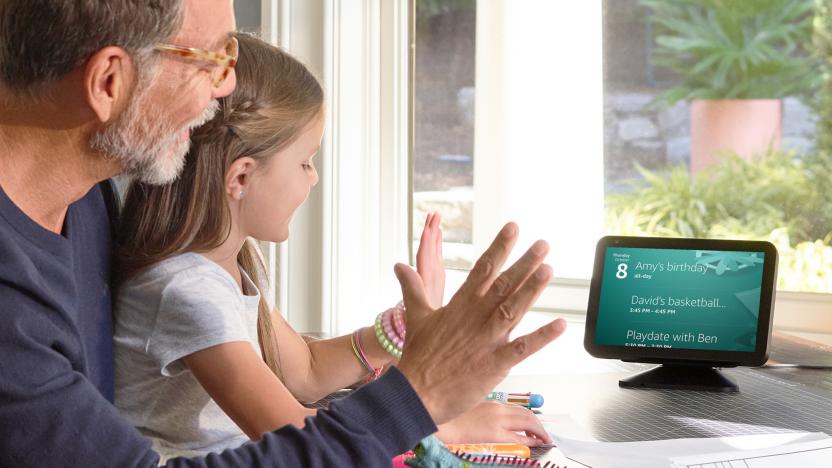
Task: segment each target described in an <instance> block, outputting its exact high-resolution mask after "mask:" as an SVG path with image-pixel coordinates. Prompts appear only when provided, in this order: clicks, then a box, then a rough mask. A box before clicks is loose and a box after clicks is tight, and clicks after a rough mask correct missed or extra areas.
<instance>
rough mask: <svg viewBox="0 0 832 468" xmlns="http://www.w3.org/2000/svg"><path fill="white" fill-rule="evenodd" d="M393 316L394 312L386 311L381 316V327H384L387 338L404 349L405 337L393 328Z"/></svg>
mask: <svg viewBox="0 0 832 468" xmlns="http://www.w3.org/2000/svg"><path fill="white" fill-rule="evenodd" d="M392 316H393V314H392V313H385V314H384V316H383V317H382V318H381V327H382V328H384V334H385V335H386V336H387V339H389V340H390V341H392V342H393V344H394V345H396V347H397V348H399V349H404V339H403V338H402V337H401V336H399V335H398V334H397V333H396V331H395V330H394V329H393V319H392Z"/></svg>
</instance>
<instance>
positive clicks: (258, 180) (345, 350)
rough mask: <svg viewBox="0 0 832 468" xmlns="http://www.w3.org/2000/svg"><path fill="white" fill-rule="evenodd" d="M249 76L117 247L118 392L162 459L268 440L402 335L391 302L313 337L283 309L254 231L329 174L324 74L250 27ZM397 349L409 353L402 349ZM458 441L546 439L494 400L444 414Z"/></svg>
mask: <svg viewBox="0 0 832 468" xmlns="http://www.w3.org/2000/svg"><path fill="white" fill-rule="evenodd" d="M239 49H240V50H239V62H238V64H237V68H236V73H237V88H236V90H235V91H234V93H233V94H231V95H230V96H228V97H226V98H223V99H221V100H220V102H219V111H218V113H217V115H216V116H215V117H214V118H213V119H212V120H211V121H209V122H208V123H207V124H206V125H204V126H203V127H201V128H199V129H197V130H196V131H195V132H194V134H193V136H192V142H193V146H192V148H191V150H190V152H189V154H188V156H187V158H186V162H185V167H184V170H183V172H182V175H181V176H180V178H179V179H178V180H177V181H175V182H173V183H171V184H169V185H165V186H150V185H145V184H142V183H137V182H133V183H132V185H131V186H130V188H129V190H128V194H127V198H126V201H125V206H124V209H123V213H124V215H123V216H124V217H123V220H122V221H123V222H122V225H121V228H120V229H121V232H120V235H119V249H118V254H117V258H116V262H117V265H118V266H117V272H116V274H117V278H118V284H119V285H118V291H117V300H116V307H115V314H116V317H115V319H116V322H115V355H116V405H117V406H118V408H119V409H120V410H121V411H122V412H123V413H124V415H125V416H126V417H128V418H129V419H130V420H131V421H132V422H133V423H134V425H136V426H137V427H138V428H139V430H140V431H141V432H142V433H143V434H144V435H145V436H147V437H148V438H150V439H151V440H152V441H153V443H154V448H155V449H156V450H157V451H158V452H159V453H160V454H161V456H162V462H164V461H165V460H166V459H168V458H170V457H174V456H180V455H186V456H194V455H202V454H205V453H208V452H212V451H220V450H223V449H225V448H229V447H235V446H239V445H241V444H243V443H245V442H247V441H249V440H257V439H259V438H260V437H261V435H262V434H263V433H265V432H267V431H271V430H274V429H277V428H279V427H281V426H283V425H286V424H295V425H296V426H298V427H302V426H303V425H304V418H306V417H307V416H313V415H315V413H316V411H315V410H313V409H308V408H306V407H304V406H303V405H302V404H301V403H300V402H299V400H300V401H302V402H306V403H309V402H314V401H316V400H319V399H320V398H322V397H323V396H325V395H327V394H329V393H331V392H333V391H335V390H337V389H339V388H343V387H345V386H348V385H351V384H353V383H355V382H357V381H360V380H362V379H365V378H367V377H368V375H369V376H372V375H373V374H376V375H377V372H378V371H377V370H378V369H380V368H382V367H383V366H385V365H388V364H391V363H393V362H394V355H395V354H396V353H397V351H398V349H400V348H401V346H400V345H401V341H402V339H403V338H404V336H405V335H406V330H405V329H404V327H405V325H404V313H403V311H402V310H400V309H391V310H390V311H387V312H385V313H384V314H382V315H381V316H380V318H379V319H377V322H376V325H375V326H370V327H365V328H362V329H360V330H357V331H356V332H355V333H354V334H352V335H347V336H342V337H338V338H334V339H328V340H317V341H310V342H307V341H306V340H304V339H303V338H302V337H301V336H300V335H299V334H298V333H296V332H295V331H294V330H293V329H292V328H291V327H290V326H289V324H288V323H287V322H286V321H285V320H284V319H283V317H282V316H281V315H280V314H279V313H276V312H273V311H274V308H273V307H272V306H271V304H269V302H268V301H267V300H266V298H265V294H263V293H262V291H267V290H268V288H267V285H266V284H265V278H264V277H265V275H264V274H263V268H262V263H261V262H260V257H259V255H258V252H257V250H256V247H255V244H254V242H253V241H252V239H258V240H263V241H273V242H281V241H284V240H286V238H287V237H288V235H289V221H290V220H291V217H292V214H293V213H294V211H295V210H296V209H297V208H298V207H299V206H300V204H301V203H303V201H304V200H305V199H306V197H307V195H308V194H309V191H310V189H311V188H312V186H314V185H315V184H316V183H317V181H318V175H317V172H316V171H315V168H314V166H313V164H312V158H313V156H314V155H315V153H316V152H317V151H318V148H319V147H320V142H321V137H322V134H323V127H324V104H323V91H322V89H321V86H320V84H319V83H318V81H317V80H316V79H315V78H314V77H313V76H312V75H311V74H310V73H309V71H308V70H307V69H306V68H305V67H304V66H303V65H302V64H301V63H300V62H298V61H297V60H295V59H294V58H292V57H291V56H289V55H288V54H286V53H285V52H283V51H281V50H279V49H277V48H274V47H272V46H270V45H268V44H266V43H264V42H262V41H259V40H257V39H255V38H252V37H248V36H240V37H239ZM439 221H440V220H439V217H438V216H429V217H428V220H427V222H426V223H425V230H424V233H423V235H422V240H421V245H420V248H419V253H418V255H417V269H418V271H419V274H420V276H421V277H422V279H423V281H424V282H425V286H426V290H428V291H429V292H430V296H431V300H432V302H434V305H435V306H439V305H440V303H441V299H442V293H443V288H444V272H443V270H442V265H441V261H442V259H441V248H440V246H441V233H440V231H439ZM398 352H400V351H398ZM438 435H439V437H440V438H442V439H443V440H445V441H446V442H485V441H488V442H501V441H512V442H521V443H525V444H527V445H537V444H539V443H541V442H548V441H549V438H548V435H547V434H546V431H545V430H544V429H543V427H542V425H541V424H540V423H539V422H538V421H537V419H536V418H535V417H534V415H533V414H532V413H531V412H529V411H528V410H526V409H525V408H521V407H516V406H507V405H502V404H497V403H493V402H483V403H482V404H481V405H479V406H477V407H476V408H475V409H474V410H472V411H470V412H469V413H466V414H465V415H463V416H461V417H459V418H457V419H456V420H454V421H452V422H451V423H448V424H446V425H443V426H442V427H440V432H439V434H438Z"/></svg>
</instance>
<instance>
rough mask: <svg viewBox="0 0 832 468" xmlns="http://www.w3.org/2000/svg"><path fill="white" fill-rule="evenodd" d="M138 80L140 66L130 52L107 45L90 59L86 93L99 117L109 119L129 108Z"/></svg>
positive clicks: (85, 72) (85, 87)
mask: <svg viewBox="0 0 832 468" xmlns="http://www.w3.org/2000/svg"><path fill="white" fill-rule="evenodd" d="M135 82H136V69H135V67H134V66H133V60H132V59H131V58H130V55H128V54H127V51H125V50H124V49H122V48H121V47H115V46H110V47H105V48H103V49H101V50H99V51H98V52H96V53H95V54H93V56H92V57H90V59H89V60H88V61H87V66H86V69H85V70H84V94H85V97H86V100H87V104H88V105H89V106H90V110H92V111H93V112H94V113H95V115H96V116H97V117H98V120H99V121H101V122H108V121H110V120H111V119H113V118H114V117H116V116H117V115H118V114H119V113H121V111H122V110H123V109H124V108H125V107H127V103H128V102H129V101H130V96H131V94H132V93H131V90H132V88H133V87H134V86H135Z"/></svg>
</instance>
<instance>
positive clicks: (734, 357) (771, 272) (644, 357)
mask: <svg viewBox="0 0 832 468" xmlns="http://www.w3.org/2000/svg"><path fill="white" fill-rule="evenodd" d="M609 247H624V248H628V247H631V248H642V249H668V250H724V251H739V252H763V253H764V254H765V258H764V260H763V278H762V284H761V285H760V312H759V321H758V323H757V345H756V346H755V350H754V352H745V351H713V350H701V349H680V348H671V349H661V348H638V347H630V346H610V345H600V344H598V343H596V342H595V327H596V325H597V323H598V306H599V303H600V299H601V288H602V286H603V284H602V283H603V278H602V275H603V271H604V260H605V257H606V254H607V248H609ZM776 278H777V249H776V248H775V247H774V245H773V244H771V243H770V242H765V241H739V240H722V239H685V238H664V237H627V236H606V237H603V238H601V239H600V240H599V241H598V244H597V246H596V248H595V263H594V266H593V270H592V281H591V283H590V287H589V303H588V305H587V312H586V327H585V334H584V348H585V349H586V350H587V352H589V354H591V355H592V356H595V357H599V358H606V359H621V360H623V361H630V362H649V363H659V364H664V363H687V364H701V365H710V366H715V367H733V366H760V365H762V364H763V363H765V362H766V360H768V351H769V350H768V344H769V343H770V342H771V325H772V318H773V313H772V311H773V309H774V296H775V289H776V288H775V280H776Z"/></svg>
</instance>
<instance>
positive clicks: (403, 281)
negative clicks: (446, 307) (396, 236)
mask: <svg viewBox="0 0 832 468" xmlns="http://www.w3.org/2000/svg"><path fill="white" fill-rule="evenodd" d="M393 271H394V272H395V273H396V278H397V279H398V280H399V284H400V285H401V287H402V300H403V301H404V306H405V308H406V309H407V316H408V317H414V316H415V314H417V313H419V312H421V311H426V310H430V303H429V301H428V298H427V295H426V293H425V285H424V284H422V278H420V277H419V274H418V273H416V272H415V271H413V268H410V266H409V265H405V264H403V263H397V264H396V266H395V267H393Z"/></svg>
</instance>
